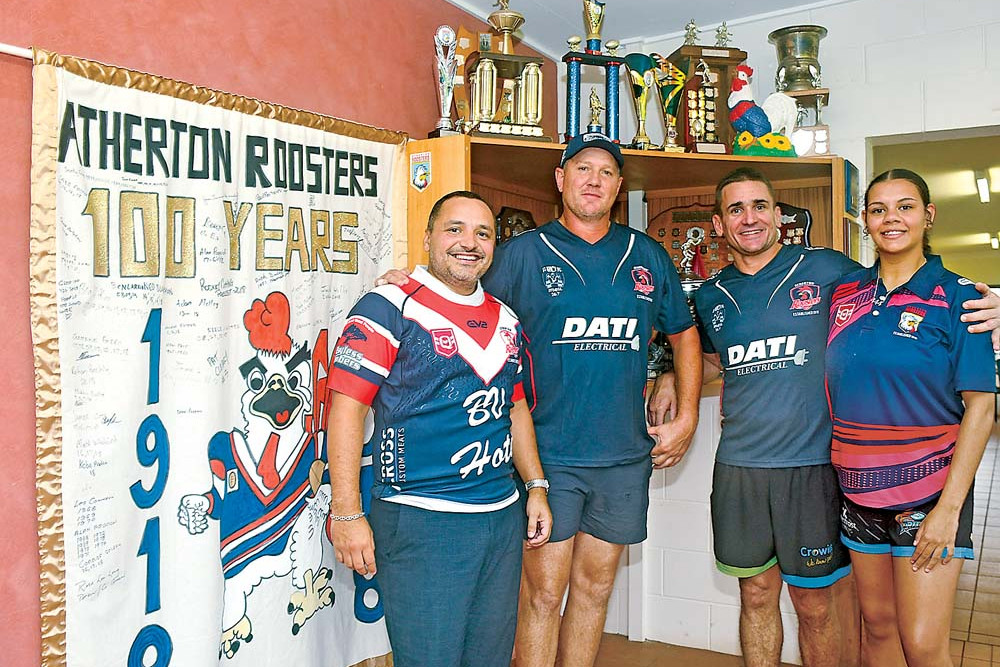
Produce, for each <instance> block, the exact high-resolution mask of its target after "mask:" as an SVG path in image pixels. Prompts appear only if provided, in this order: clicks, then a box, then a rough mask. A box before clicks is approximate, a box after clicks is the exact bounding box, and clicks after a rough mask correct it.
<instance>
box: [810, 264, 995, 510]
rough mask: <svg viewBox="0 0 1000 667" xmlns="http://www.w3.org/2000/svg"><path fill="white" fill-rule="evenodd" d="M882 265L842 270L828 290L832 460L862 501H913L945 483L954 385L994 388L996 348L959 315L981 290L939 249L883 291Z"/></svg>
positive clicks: (955, 409)
mask: <svg viewBox="0 0 1000 667" xmlns="http://www.w3.org/2000/svg"><path fill="white" fill-rule="evenodd" d="M878 269H879V265H878V264H877V263H876V265H875V266H874V267H872V268H871V269H865V270H862V271H858V272H856V273H852V274H851V275H849V276H846V277H845V278H844V280H843V281H842V282H841V285H840V286H839V287H838V288H837V290H836V291H835V292H834V296H833V303H832V305H831V310H830V336H829V348H828V351H827V384H828V386H829V394H830V404H831V409H832V411H833V422H834V435H833V463H834V465H835V466H836V467H837V472H838V474H839V476H840V483H841V487H842V488H843V490H844V493H845V494H846V495H847V497H848V498H850V499H851V500H852V501H854V502H856V503H858V504H859V505H864V506H867V507H882V508H905V507H913V506H916V505H920V504H922V503H924V502H926V501H928V500H931V499H933V498H935V497H936V496H937V495H939V494H940V492H941V489H942V488H944V481H945V479H946V477H947V475H948V469H949V466H950V464H951V458H952V454H953V451H954V448H955V438H956V436H957V435H958V428H959V424H960V423H961V421H962V415H963V414H964V412H965V409H964V406H963V403H962V396H961V393H960V392H962V391H984V392H993V391H994V390H995V383H994V359H993V347H992V345H991V341H990V336H989V334H986V333H982V334H970V333H969V332H968V328H967V326H968V325H967V324H965V323H964V322H962V321H961V320H960V319H959V318H960V316H961V315H962V313H963V312H966V311H964V310H963V309H962V302H963V301H966V300H967V299H976V298H979V297H980V294H979V292H977V291H976V289H975V287H973V282H972V281H971V280H968V279H966V278H963V277H961V276H959V275H957V274H955V273H952V272H951V271H948V270H947V269H945V268H944V266H942V264H941V258H940V257H938V256H936V255H929V256H928V257H927V263H926V264H924V265H923V266H922V267H920V269H918V270H917V272H916V273H915V274H914V275H913V277H911V278H910V280H909V281H907V282H906V283H905V284H903V285H900V286H899V287H897V288H896V289H894V290H892V292H889V293H886V291H885V287H884V286H883V285H882V282H881V280H880V279H879V274H878Z"/></svg>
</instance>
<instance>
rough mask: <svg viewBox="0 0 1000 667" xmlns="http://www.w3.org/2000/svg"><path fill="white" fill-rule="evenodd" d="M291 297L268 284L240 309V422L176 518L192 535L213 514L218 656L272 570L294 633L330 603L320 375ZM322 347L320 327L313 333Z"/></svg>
mask: <svg viewBox="0 0 1000 667" xmlns="http://www.w3.org/2000/svg"><path fill="white" fill-rule="evenodd" d="M289 319H290V313H289V306H288V299H287V297H285V295H284V294H282V293H280V292H272V293H271V294H269V295H268V296H267V298H266V299H264V300H263V301H262V300H260V299H256V300H254V302H253V304H252V305H251V307H250V310H248V311H246V313H245V314H244V316H243V324H244V326H245V327H246V330H247V333H248V335H249V340H250V345H251V346H252V348H253V351H254V354H253V356H251V357H250V358H249V359H247V360H246V361H245V362H244V363H243V364H242V365H241V366H240V373H241V375H242V377H243V381H244V391H243V395H242V397H241V399H240V403H241V409H242V415H243V425H242V428H234V429H232V430H231V431H220V432H218V433H216V434H215V435H214V436H213V437H212V438H211V440H210V442H209V444H208V459H209V467H210V468H211V473H212V488H211V489H210V490H208V491H207V492H205V493H201V494H189V495H185V496H184V497H183V498H181V502H180V507H179V509H178V520H179V522H180V524H181V525H182V526H185V527H186V528H187V530H188V532H189V533H191V534H192V535H194V534H198V533H201V532H204V531H205V530H206V529H207V527H208V519H209V518H211V519H215V520H216V521H218V522H219V540H220V556H221V560H222V572H223V577H224V580H225V592H224V599H223V613H222V637H221V641H220V656H221V655H223V654H224V655H225V656H226V657H227V658H232V657H233V656H234V655H235V654H236V651H237V650H238V649H239V648H240V645H241V643H246V642H250V641H251V640H252V639H253V624H252V622H251V620H250V618H249V617H248V616H247V599H248V597H249V596H250V595H251V594H252V593H253V590H254V588H255V587H256V586H257V585H258V584H260V583H261V582H262V581H263V580H265V579H269V578H271V577H286V576H288V575H291V584H292V585H291V586H290V587H289V590H290V591H291V593H290V596H289V601H288V606H287V609H286V611H287V612H288V614H290V615H291V621H292V627H291V631H292V634H298V632H299V631H300V630H301V628H302V626H303V624H304V623H305V622H306V621H307V620H308V619H309V618H311V617H312V616H313V614H315V613H316V612H317V611H319V610H320V609H322V608H323V607H327V606H329V605H331V604H333V599H334V592H333V589H332V588H331V587H330V585H329V583H330V579H331V577H332V573H331V571H330V569H329V568H326V567H323V565H322V557H323V540H324V539H325V538H324V537H323V535H324V526H325V523H326V520H327V515H328V513H329V507H330V485H329V481H328V478H327V473H326V460H325V459H326V456H325V446H324V443H323V433H322V425H323V423H324V422H325V414H323V412H324V411H325V409H326V405H325V400H324V398H325V395H326V391H325V386H326V378H325V376H324V377H322V378H319V377H318V375H319V374H320V368H319V367H320V365H321V364H319V363H317V362H316V360H314V359H312V358H311V357H310V354H309V349H308V345H307V344H306V343H296V342H295V341H293V340H292V339H291V338H290V337H289V335H288V324H289ZM315 347H316V348H317V349H320V348H321V349H325V348H326V331H325V330H324V331H322V332H321V333H320V335H319V338H318V339H317V341H316V345H315Z"/></svg>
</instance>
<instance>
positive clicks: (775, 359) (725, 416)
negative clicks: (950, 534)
mask: <svg viewBox="0 0 1000 667" xmlns="http://www.w3.org/2000/svg"><path fill="white" fill-rule="evenodd" d="M858 267H859V264H858V263H857V262H854V261H853V260H850V259H848V258H847V257H844V255H842V254H840V253H839V252H835V251H833V250H828V249H826V248H807V247H805V246H782V247H781V249H780V250H779V251H778V254H777V255H775V257H774V259H772V260H771V261H770V262H769V263H768V264H767V265H766V266H765V267H764V268H762V269H761V270H760V271H758V272H757V273H755V274H752V275H750V274H746V273H743V272H741V271H740V270H739V269H737V268H736V265H734V264H730V265H729V266H727V267H726V268H724V269H722V271H720V272H719V274H718V275H717V276H715V277H714V278H711V279H710V280H708V281H707V282H706V283H705V284H704V285H702V286H701V288H700V289H699V290H698V291H697V292H696V293H695V298H694V300H695V308H696V311H697V314H698V320H699V326H700V328H701V333H702V346H703V347H704V349H705V352H708V353H711V352H718V354H719V361H720V363H721V364H722V368H723V371H724V373H723V385H722V387H723V391H722V397H721V398H722V435H721V437H720V439H719V449H718V452H717V453H716V460H717V461H718V462H719V463H724V464H726V465H731V466H740V467H746V468H792V467H798V466H810V465H821V464H824V463H829V462H830V416H829V410H828V408H827V405H826V395H825V393H824V391H823V356H824V353H825V352H826V332H827V315H828V313H829V308H830V296H831V295H832V293H833V288H834V286H835V285H836V284H837V283H838V282H839V281H840V279H841V277H842V276H844V274H847V273H850V272H851V271H854V270H857V268H858Z"/></svg>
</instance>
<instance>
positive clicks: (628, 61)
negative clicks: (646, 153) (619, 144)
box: [625, 53, 659, 150]
mask: <svg viewBox="0 0 1000 667" xmlns="http://www.w3.org/2000/svg"><path fill="white" fill-rule="evenodd" d="M655 67H656V65H654V64H653V59H652V58H650V57H649V56H647V55H646V54H645V53H629V54H628V55H626V56H625V70H626V71H627V72H628V77H629V83H630V84H631V85H630V86H629V90H630V91H632V103H633V106H634V108H635V116H636V119H637V121H638V124H639V127H638V128H637V129H636V132H635V137H633V138H632V144H631V145H630V146H629V147H630V148H637V149H639V150H656V149H659V146H656V145H655V144H653V141H652V140H651V139H650V138H649V135H647V134H646V108H647V106H648V104H647V103H648V102H649V91H650V89H652V88H653V87H654V86H656V73H655V72H654V68H655Z"/></svg>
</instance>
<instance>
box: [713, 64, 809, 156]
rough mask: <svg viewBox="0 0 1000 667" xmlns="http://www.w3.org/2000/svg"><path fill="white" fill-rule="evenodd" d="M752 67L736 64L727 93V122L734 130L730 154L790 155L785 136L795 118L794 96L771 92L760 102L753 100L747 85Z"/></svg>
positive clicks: (792, 154) (793, 124)
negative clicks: (758, 103) (734, 134)
mask: <svg viewBox="0 0 1000 667" xmlns="http://www.w3.org/2000/svg"><path fill="white" fill-rule="evenodd" d="M752 77H753V68H751V67H749V66H747V65H740V66H739V67H737V68H736V76H734V77H733V83H732V90H731V91H730V93H729V99H728V101H727V102H728V106H729V124H730V125H732V126H733V130H735V132H736V139H735V140H734V141H733V154H734V155H790V156H793V157H794V156H795V149H794V148H792V142H791V141H790V140H789V137H790V136H791V135H792V131H793V130H794V129H795V122H796V120H797V119H798V105H796V103H795V99H794V98H792V97H790V96H789V95H785V94H784V93H772V94H771V95H769V96H768V98H767V99H766V100H764V103H763V104H761V105H760V106H758V105H757V103H756V102H754V99H753V89H752V87H751V86H750V81H751V78H752Z"/></svg>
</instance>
